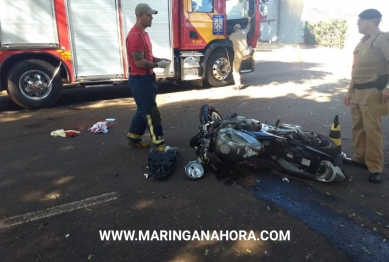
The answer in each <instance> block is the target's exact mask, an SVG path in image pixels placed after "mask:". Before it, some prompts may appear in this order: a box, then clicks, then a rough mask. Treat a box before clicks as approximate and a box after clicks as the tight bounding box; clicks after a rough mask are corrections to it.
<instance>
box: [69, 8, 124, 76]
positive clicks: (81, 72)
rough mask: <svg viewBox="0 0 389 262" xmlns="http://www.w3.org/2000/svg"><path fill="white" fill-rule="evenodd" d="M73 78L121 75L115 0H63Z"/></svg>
mask: <svg viewBox="0 0 389 262" xmlns="http://www.w3.org/2000/svg"><path fill="white" fill-rule="evenodd" d="M67 5H68V19H69V27H70V34H71V44H72V52H73V58H74V68H75V76H76V79H77V80H93V79H102V78H107V79H113V78H121V77H123V76H124V71H123V65H122V59H121V45H120V37H119V36H120V33H119V18H118V11H117V10H118V7H117V3H116V1H115V0H67Z"/></svg>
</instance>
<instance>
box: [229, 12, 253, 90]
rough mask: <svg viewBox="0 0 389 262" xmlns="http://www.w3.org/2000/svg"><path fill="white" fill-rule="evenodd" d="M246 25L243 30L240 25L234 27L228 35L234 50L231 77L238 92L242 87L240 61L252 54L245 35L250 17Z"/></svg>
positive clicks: (248, 27) (248, 28)
mask: <svg viewBox="0 0 389 262" xmlns="http://www.w3.org/2000/svg"><path fill="white" fill-rule="evenodd" d="M247 21H248V24H247V27H246V28H245V29H242V28H241V25H240V24H236V25H235V26H234V32H233V33H232V34H231V35H230V40H231V42H232V46H233V48H234V62H233V70H232V76H233V77H234V82H235V86H234V89H236V90H239V89H240V88H241V87H242V85H241V82H240V73H239V70H240V65H241V64H242V61H243V60H245V59H247V58H248V57H249V56H250V55H251V54H252V52H253V48H252V46H248V45H247V34H248V32H249V31H250V21H251V17H248V18H247Z"/></svg>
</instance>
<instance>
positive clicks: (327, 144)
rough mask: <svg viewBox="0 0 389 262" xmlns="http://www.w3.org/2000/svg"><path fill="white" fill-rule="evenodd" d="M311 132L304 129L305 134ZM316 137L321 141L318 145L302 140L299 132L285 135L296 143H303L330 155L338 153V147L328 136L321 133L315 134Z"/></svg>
mask: <svg viewBox="0 0 389 262" xmlns="http://www.w3.org/2000/svg"><path fill="white" fill-rule="evenodd" d="M310 133H311V132H307V131H304V134H307V135H309V134H310ZM316 135H317V137H318V139H319V140H320V141H321V143H320V145H312V144H309V143H308V142H306V141H304V140H303V139H302V138H301V137H300V135H299V134H296V133H292V134H289V135H287V137H288V138H289V139H291V140H292V141H293V142H295V143H297V144H303V145H306V146H310V147H312V148H314V149H316V150H319V151H321V152H323V153H325V154H327V155H329V156H331V157H335V156H337V155H338V154H339V152H338V150H339V149H338V147H337V145H336V144H335V143H334V141H332V140H331V139H330V138H329V137H327V136H324V135H321V134H316Z"/></svg>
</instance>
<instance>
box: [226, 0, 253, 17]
mask: <svg viewBox="0 0 389 262" xmlns="http://www.w3.org/2000/svg"><path fill="white" fill-rule="evenodd" d="M244 4H246V7H245V5H244ZM249 5H250V1H249V0H227V1H226V11H227V19H228V20H231V19H241V18H243V17H248V16H249V10H250V6H249Z"/></svg>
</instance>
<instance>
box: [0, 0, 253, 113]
mask: <svg viewBox="0 0 389 262" xmlns="http://www.w3.org/2000/svg"><path fill="white" fill-rule="evenodd" d="M140 2H145V3H148V4H149V5H150V6H151V7H152V8H153V9H155V10H158V14H157V15H155V16H154V20H153V25H152V27H150V28H148V29H147V32H148V33H149V35H150V38H151V41H152V44H153V54H154V56H156V57H161V58H168V59H170V60H171V61H172V64H171V66H170V68H169V70H164V69H158V68H156V69H155V73H156V75H157V79H159V80H163V79H169V78H176V79H181V80H182V81H197V82H201V83H203V82H207V84H209V85H211V86H223V85H228V84H230V83H231V82H232V81H233V79H232V74H231V71H232V69H231V68H232V66H231V63H232V60H233V55H234V54H233V50H232V43H231V41H229V40H228V36H229V35H230V34H231V33H232V31H233V27H234V25H235V24H238V23H239V24H241V25H242V27H245V26H246V25H247V17H248V16H252V17H254V18H253V19H252V20H251V23H252V24H251V31H250V33H249V36H248V43H249V44H250V45H252V46H253V47H255V46H256V44H257V39H258V37H259V32H260V28H259V26H260V25H259V22H260V13H259V3H260V1H259V0H159V1H151V0H141V1H140ZM138 3H139V2H138V1H134V0H1V1H0V90H7V92H8V95H9V96H10V97H11V99H12V100H13V101H14V102H15V103H17V104H18V105H20V106H22V107H24V108H28V109H38V108H45V107H49V106H51V105H53V104H54V103H55V102H56V101H57V100H58V99H59V97H60V95H61V91H62V88H64V87H67V86H70V85H78V86H86V85H88V86H90V85H94V84H105V83H114V82H120V81H122V82H124V81H126V79H127V77H128V63H127V55H126V48H125V39H126V36H127V33H128V31H129V30H130V28H131V27H132V26H133V25H134V24H135V22H136V17H135V12H134V10H135V6H136V5H137V4H138ZM252 71H254V60H253V58H252V57H251V58H249V59H248V60H246V61H244V62H243V63H242V66H241V73H247V72H252Z"/></svg>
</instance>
